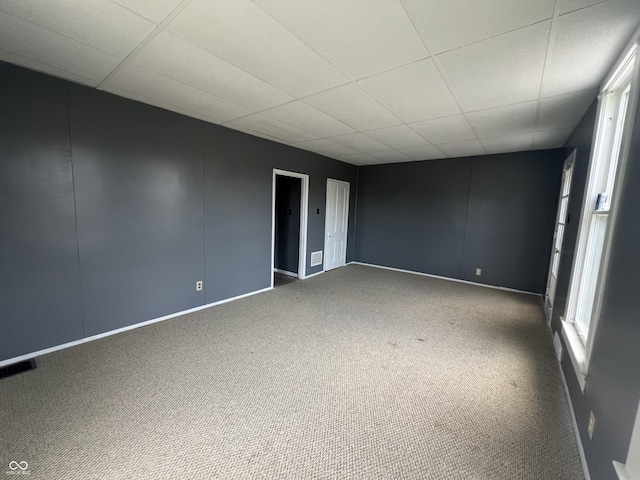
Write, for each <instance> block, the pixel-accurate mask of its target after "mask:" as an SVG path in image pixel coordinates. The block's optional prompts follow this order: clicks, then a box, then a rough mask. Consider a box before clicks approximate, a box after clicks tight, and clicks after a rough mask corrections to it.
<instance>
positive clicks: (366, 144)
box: [329, 133, 389, 153]
mask: <svg viewBox="0 0 640 480" xmlns="http://www.w3.org/2000/svg"><path fill="white" fill-rule="evenodd" d="M329 140H331V141H332V142H335V143H339V144H340V145H344V146H345V147H347V148H351V149H352V150H355V151H356V152H359V153H372V152H383V151H385V150H389V147H387V146H386V145H384V144H382V143H380V142H378V141H377V140H374V139H373V138H371V137H367V136H366V135H365V134H363V133H351V134H349V135H342V136H340V137H332V138H330V139H329Z"/></svg>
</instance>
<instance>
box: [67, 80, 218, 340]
mask: <svg viewBox="0 0 640 480" xmlns="http://www.w3.org/2000/svg"><path fill="white" fill-rule="evenodd" d="M69 94H70V98H69V100H70V115H71V138H72V147H73V162H74V173H75V188H76V199H77V215H78V236H79V246H80V268H81V276H82V292H83V300H84V303H83V304H84V314H85V334H86V335H94V334H97V333H101V332H105V331H108V330H113V329H115V328H118V327H123V326H125V325H130V324H134V323H138V322H141V321H144V320H147V319H152V318H156V317H159V316H163V315H167V314H171V313H174V312H178V311H181V310H185V309H188V308H193V307H195V306H198V305H202V304H203V303H204V293H203V292H196V290H195V282H196V281H197V280H203V277H204V267H203V266H204V231H203V187H202V178H203V173H202V129H201V123H200V122H198V121H196V120H193V119H189V118H187V117H184V116H181V115H177V114H173V113H170V112H166V111H164V110H160V109H157V108H154V107H150V106H147V105H143V104H140V103H137V102H132V101H129V100H125V99H122V98H119V97H115V96H112V95H109V94H105V93H102V92H97V91H95V90H91V89H88V88H84V87H80V86H76V85H70V89H69ZM205 288H206V285H205Z"/></svg>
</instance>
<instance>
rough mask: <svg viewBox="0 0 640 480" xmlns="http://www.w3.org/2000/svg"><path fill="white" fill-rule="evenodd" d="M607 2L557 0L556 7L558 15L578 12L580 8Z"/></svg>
mask: <svg viewBox="0 0 640 480" xmlns="http://www.w3.org/2000/svg"><path fill="white" fill-rule="evenodd" d="M607 1H608V0H558V6H557V7H556V10H557V13H558V15H564V14H565V13H569V12H573V11H575V10H580V9H581V8H586V7H590V6H592V5H597V4H598V3H602V2H607Z"/></svg>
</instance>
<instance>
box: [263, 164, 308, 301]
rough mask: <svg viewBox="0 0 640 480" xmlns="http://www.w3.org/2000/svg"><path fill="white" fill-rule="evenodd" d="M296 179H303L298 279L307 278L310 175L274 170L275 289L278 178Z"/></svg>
mask: <svg viewBox="0 0 640 480" xmlns="http://www.w3.org/2000/svg"><path fill="white" fill-rule="evenodd" d="M277 175H281V176H283V177H294V178H299V179H301V182H300V183H301V188H300V235H299V237H300V239H299V245H298V278H300V279H304V278H306V276H307V274H306V273H307V268H306V267H307V264H306V260H307V218H308V211H309V175H306V174H304V173H297V172H289V171H287V170H279V169H277V168H274V169H273V180H272V192H271V270H270V272H269V274H270V275H271V288H273V272H274V268H275V255H276V254H275V252H276V176H277Z"/></svg>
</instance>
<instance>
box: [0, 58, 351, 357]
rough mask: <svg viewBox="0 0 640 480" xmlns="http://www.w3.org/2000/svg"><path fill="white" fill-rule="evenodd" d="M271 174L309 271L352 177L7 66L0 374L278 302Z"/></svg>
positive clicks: (1, 77) (333, 166) (260, 143)
mask: <svg viewBox="0 0 640 480" xmlns="http://www.w3.org/2000/svg"><path fill="white" fill-rule="evenodd" d="M274 168H279V169H283V170H290V171H296V172H300V173H305V174H308V175H309V176H310V195H309V215H310V216H309V225H308V230H307V235H308V245H309V250H308V251H309V254H308V255H307V264H308V263H309V261H310V252H311V251H313V250H322V249H323V248H324V206H325V196H326V182H327V178H337V179H340V180H344V181H348V182H350V183H351V184H352V188H355V183H356V178H357V168H356V167H354V166H353V165H348V164H345V163H343V162H339V161H337V160H332V159H328V158H325V157H322V156H320V155H316V154H314V153H311V152H307V151H303V150H298V149H294V148H292V147H288V146H285V145H282V144H278V143H274V142H271V141H268V140H264V139H261V138H256V137H252V136H250V135H246V134H243V133H240V132H236V131H233V130H229V129H226V128H224V127H220V126H217V125H212V124H207V123H205V122H201V121H199V120H195V119H192V118H188V117H185V116H182V115H179V114H176V113H172V112H168V111H165V110H162V109H158V108H155V107H151V106H149V105H144V104H141V103H137V102H134V101H131V100H126V99H123V98H119V97H116V96H113V95H110V94H107V93H104V92H100V91H97V90H94V89H90V88H86V87H82V86H79V85H76V84H72V83H69V82H65V81H61V80H57V79H54V78H52V77H49V76H46V75H42V74H39V73H35V72H31V71H29V70H26V69H23V68H20V67H16V66H13V65H9V64H6V63H2V62H0V222H1V223H0V224H1V225H2V235H1V236H0V262H1V268H0V282H1V283H0V287H1V288H0V329H1V331H2V335H0V360H5V359H8V358H12V357H15V356H18V355H22V354H28V353H31V352H34V351H36V350H39V349H43V348H47V347H51V346H55V345H59V344H62V343H65V342H69V341H72V340H77V339H80V338H82V337H83V336H84V337H87V336H91V335H95V334H97V333H101V332H106V331H109V330H113V329H116V328H119V327H124V326H127V325H132V324H135V323H138V322H142V321H145V320H149V319H152V318H156V317H159V316H164V315H169V314H172V313H175V312H178V311H181V310H185V309H188V308H192V307H196V306H199V305H203V304H207V303H212V302H215V301H218V300H223V299H226V298H230V297H233V296H236V295H241V294H244V293H249V292H252V291H255V290H259V289H263V288H267V287H269V286H270V285H271V241H272V224H271V202H272V175H273V169H274ZM76 217H77V225H76ZM354 219H355V201H354V199H352V202H351V205H350V228H349V245H348V253H347V258H348V260H351V259H353V251H354V231H355V225H354ZM78 247H79V248H78ZM321 269H322V267H314V268H308V270H307V272H308V273H314V272H317V271H320V270H321ZM197 280H204V282H205V283H204V291H203V292H196V290H195V282H196V281H197Z"/></svg>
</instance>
